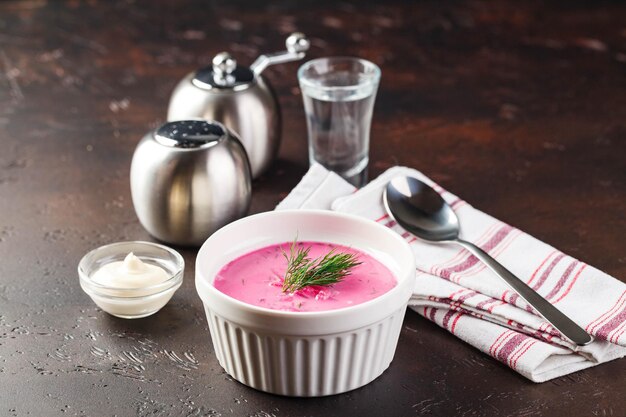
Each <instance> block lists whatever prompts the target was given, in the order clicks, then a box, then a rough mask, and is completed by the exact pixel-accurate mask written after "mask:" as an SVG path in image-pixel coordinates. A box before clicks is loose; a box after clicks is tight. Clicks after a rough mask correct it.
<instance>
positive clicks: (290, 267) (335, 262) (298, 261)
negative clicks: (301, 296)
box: [283, 238, 361, 293]
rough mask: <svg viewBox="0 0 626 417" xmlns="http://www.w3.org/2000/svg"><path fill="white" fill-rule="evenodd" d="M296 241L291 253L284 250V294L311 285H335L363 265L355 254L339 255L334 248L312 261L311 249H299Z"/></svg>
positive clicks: (290, 249)
mask: <svg viewBox="0 0 626 417" xmlns="http://www.w3.org/2000/svg"><path fill="white" fill-rule="evenodd" d="M296 240H297V238H296ZM296 240H294V241H293V243H292V244H291V247H290V248H289V253H286V252H285V251H284V250H283V256H284V257H285V259H287V271H286V272H285V279H284V281H283V292H291V293H292V292H295V291H298V290H301V289H303V288H305V287H308V286H309V285H330V284H335V283H337V282H339V281H341V280H342V279H343V278H345V277H346V276H348V275H350V272H351V271H350V270H351V269H352V268H354V267H355V266H357V265H360V264H361V262H359V261H358V260H357V256H356V255H355V254H352V253H337V251H336V250H335V249H334V248H333V249H331V250H330V251H329V252H328V253H327V254H326V255H324V256H321V257H319V258H315V259H311V258H309V251H310V250H311V248H310V247H308V248H298V247H297V246H298V245H297V242H296Z"/></svg>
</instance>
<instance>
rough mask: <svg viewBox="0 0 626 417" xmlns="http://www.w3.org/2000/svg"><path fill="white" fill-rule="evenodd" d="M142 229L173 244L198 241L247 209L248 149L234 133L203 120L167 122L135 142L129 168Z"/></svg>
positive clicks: (249, 185)
mask: <svg viewBox="0 0 626 417" xmlns="http://www.w3.org/2000/svg"><path fill="white" fill-rule="evenodd" d="M130 188H131V194H132V199H133V205H134V207H135V212H136V213H137V217H138V218H139V221H140V222H141V224H142V225H143V227H144V228H145V229H146V230H147V231H148V232H149V233H150V234H151V235H152V236H154V237H155V238H157V239H159V240H162V241H165V242H168V243H172V244H176V245H190V246H199V245H201V244H202V243H203V242H204V241H205V240H206V239H207V238H208V237H209V236H210V235H211V234H212V233H213V232H214V231H216V230H217V229H219V228H220V227H222V226H224V225H225V224H227V223H229V222H231V221H233V220H236V219H238V218H240V217H243V216H244V215H245V214H246V213H247V212H248V209H249V207H250V195H251V175H250V165H249V162H248V158H247V156H246V152H245V150H244V148H243V146H242V144H241V142H240V141H239V139H238V138H237V137H236V135H235V134H233V132H231V131H229V129H228V128H226V127H225V126H224V125H222V124H221V123H217V122H210V121H205V120H184V121H177V122H168V123H166V124H164V125H163V126H161V127H160V128H158V129H156V130H155V131H153V132H150V133H148V134H147V135H146V136H144V138H143V139H142V140H141V141H140V142H139V144H138V145H137V148H136V150H135V153H134V155H133V159H132V163H131V168H130Z"/></svg>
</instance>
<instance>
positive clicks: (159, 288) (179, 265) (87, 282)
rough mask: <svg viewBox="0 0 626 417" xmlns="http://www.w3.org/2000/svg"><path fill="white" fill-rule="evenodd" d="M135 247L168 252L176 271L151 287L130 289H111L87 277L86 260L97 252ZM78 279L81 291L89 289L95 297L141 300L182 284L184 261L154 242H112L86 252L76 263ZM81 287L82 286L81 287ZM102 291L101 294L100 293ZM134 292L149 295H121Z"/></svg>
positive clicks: (177, 254) (178, 255)
mask: <svg viewBox="0 0 626 417" xmlns="http://www.w3.org/2000/svg"><path fill="white" fill-rule="evenodd" d="M129 244H132V245H137V246H148V247H155V248H159V249H163V250H165V251H166V252H168V253H169V254H170V255H172V256H173V257H174V259H175V261H176V270H175V272H174V273H173V274H170V276H169V278H168V279H166V280H165V281H163V282H159V283H158V284H153V285H148V286H145V287H134V288H130V287H112V286H108V285H102V284H99V283H97V282H95V281H93V280H92V279H91V276H89V274H87V271H86V266H87V265H86V264H87V262H88V258H89V257H90V256H93V255H94V254H96V253H97V252H100V251H104V250H106V249H111V248H114V247H116V246H122V245H129ZM77 269H78V277H79V281H80V283H81V284H84V286H85V287H86V288H83V290H85V292H87V289H89V291H90V292H92V293H94V294H95V295H98V296H100V297H106V298H109V299H112V300H113V299H128V300H131V299H142V298H145V297H150V296H152V295H157V294H160V293H162V292H165V291H167V290H169V289H170V288H172V287H174V286H176V285H177V284H178V285H180V284H181V283H182V279H183V273H184V271H185V259H184V258H183V257H182V255H181V254H180V253H178V251H176V250H174V249H172V248H170V247H168V246H165V245H162V244H160V243H155V242H147V241H144V240H128V241H120V242H114V243H108V244H106V245H102V246H99V247H97V248H94V249H92V250H90V251H89V252H87V253H86V254H85V255H84V256H83V257H82V258H81V259H80V261H79V262H78V268H77ZM81 286H82V285H81ZM101 291H103V292H101ZM106 291H115V292H118V293H120V295H112V294H107V293H106ZM136 291H142V292H143V291H150V293H149V294H143V295H123V293H125V292H127V293H131V294H132V293H133V292H136Z"/></svg>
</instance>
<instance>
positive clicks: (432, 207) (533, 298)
mask: <svg viewBox="0 0 626 417" xmlns="http://www.w3.org/2000/svg"><path fill="white" fill-rule="evenodd" d="M383 201H384V204H385V208H386V209H387V212H388V213H389V214H390V215H391V216H392V217H393V219H394V220H395V221H396V222H398V224H399V225H400V226H402V227H403V228H405V229H406V230H408V231H409V232H411V233H413V234H414V235H415V236H417V237H419V238H421V239H423V240H426V241H429V242H433V243H456V244H458V245H461V246H463V247H464V248H465V249H467V250H468V251H469V252H470V253H472V254H473V255H474V256H476V257H477V258H478V259H479V260H481V261H482V262H483V263H484V264H485V265H487V266H488V267H489V268H490V269H491V270H492V271H493V272H495V273H496V275H498V276H499V277H500V278H502V279H503V280H504V281H505V282H506V283H507V284H508V285H509V286H510V287H511V288H512V289H513V290H515V291H516V292H517V293H518V294H519V296H520V297H522V298H523V299H524V300H526V302H527V303H528V304H530V305H531V306H533V308H534V309H535V310H536V311H537V312H538V313H539V314H541V315H542V316H543V317H544V318H545V319H546V320H547V321H548V322H550V324H552V325H553V326H554V327H555V328H556V329H557V330H559V331H560V332H561V333H562V334H563V335H564V336H565V337H567V338H568V339H569V340H571V341H572V342H574V343H576V344H577V345H579V346H583V345H586V344H588V343H590V342H591V341H592V340H593V339H592V337H591V336H590V335H589V334H588V333H587V332H585V330H583V329H582V328H581V327H580V326H578V325H577V324H576V323H574V322H573V321H572V320H571V319H570V318H569V317H567V316H566V315H565V314H563V313H561V312H560V311H559V310H558V309H557V308H556V307H554V306H553V305H552V304H550V303H549V302H548V301H547V300H546V299H545V298H543V297H542V296H540V295H539V294H537V293H536V292H535V291H534V290H533V289H532V288H530V287H529V286H528V285H526V284H525V283H524V281H522V280H521V279H519V278H517V277H516V276H515V275H513V274H512V273H511V272H510V271H509V270H508V269H506V268H505V267H504V266H502V265H500V264H499V263H498V262H497V261H496V260H495V259H493V258H492V257H491V256H489V255H488V254H487V253H486V252H485V251H483V250H482V249H480V248H479V247H478V246H476V245H474V244H472V243H470V242H466V241H464V240H461V239H459V219H458V218H457V216H456V214H455V213H454V211H453V210H452V208H451V207H450V206H449V205H448V204H447V203H446V202H445V201H444V199H443V198H442V197H441V196H440V195H439V193H437V192H436V191H435V190H433V189H432V188H431V187H429V186H428V185H426V184H424V183H423V182H421V181H420V180H418V179H416V178H412V177H404V176H400V177H396V178H394V179H393V180H391V181H390V182H389V183H388V184H387V187H386V188H385V190H384V194H383Z"/></svg>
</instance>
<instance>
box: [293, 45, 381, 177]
mask: <svg viewBox="0 0 626 417" xmlns="http://www.w3.org/2000/svg"><path fill="white" fill-rule="evenodd" d="M298 81H299V83H300V89H301V90H302V99H303V100H304V111H305V114H306V121H307V128H308V145H309V162H310V163H311V164H313V163H314V162H318V163H319V164H321V165H322V166H324V167H326V168H327V169H329V170H331V171H334V172H336V173H337V174H339V175H340V176H341V177H343V178H344V179H345V180H347V181H348V182H350V183H351V184H353V185H354V186H356V187H361V186H362V185H364V184H365V183H366V182H367V164H368V162H369V142H370V126H371V124H372V113H373V110H374V101H375V100H376V91H377V90H378V84H379V81H380V68H378V66H376V65H375V64H373V63H371V62H369V61H366V60H364V59H359V58H351V57H327V58H319V59H314V60H312V61H309V62H307V63H305V64H304V65H302V66H301V67H300V69H299V70H298Z"/></svg>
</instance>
